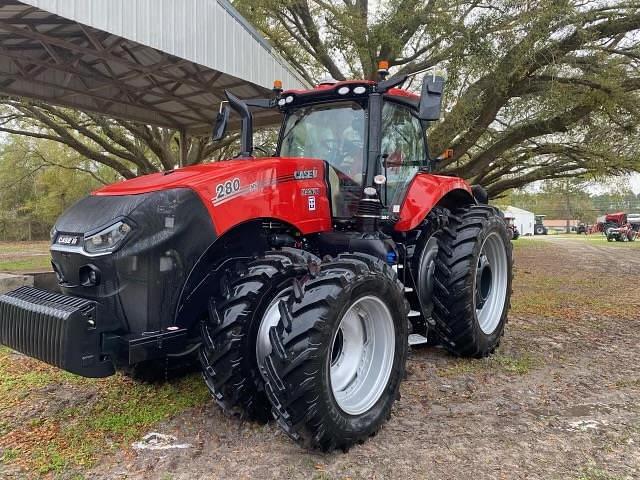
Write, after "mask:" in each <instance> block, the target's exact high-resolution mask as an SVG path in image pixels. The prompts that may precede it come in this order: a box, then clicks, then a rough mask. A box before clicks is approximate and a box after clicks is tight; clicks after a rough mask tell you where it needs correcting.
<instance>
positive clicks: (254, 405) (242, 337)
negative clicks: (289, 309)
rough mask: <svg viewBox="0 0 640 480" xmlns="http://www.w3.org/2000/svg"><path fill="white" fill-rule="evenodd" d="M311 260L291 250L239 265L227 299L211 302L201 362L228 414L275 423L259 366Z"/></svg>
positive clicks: (224, 295) (228, 285)
mask: <svg viewBox="0 0 640 480" xmlns="http://www.w3.org/2000/svg"><path fill="white" fill-rule="evenodd" d="M306 255H307V254H306V253H305V252H303V251H300V250H296V249H292V248H286V249H282V250H278V251H271V252H267V253H265V254H264V255H263V256H260V257H257V258H254V259H253V260H251V261H250V262H249V263H248V264H244V263H239V264H238V266H237V268H236V269H235V270H232V271H229V272H228V273H227V276H225V281H224V282H222V283H224V286H223V287H221V290H222V295H220V296H219V297H213V298H212V299H211V302H210V308H209V317H208V318H206V319H205V320H204V321H203V322H202V348H201V349H200V363H201V364H202V375H203V376H204V379H205V382H206V384H207V386H208V387H209V390H210V391H211V394H212V395H213V398H214V399H215V400H216V402H217V403H218V404H219V405H220V406H221V407H222V409H223V410H224V411H225V412H227V413H230V414H238V415H240V416H243V417H244V418H248V419H250V420H256V421H258V422H263V423H264V422H266V421H268V420H269V419H270V418H271V404H270V403H269V400H268V399H267V397H266V395H265V394H264V389H263V379H262V376H261V375H260V372H259V369H258V367H259V363H260V362H261V361H262V359H263V358H264V356H265V355H266V353H268V352H269V346H270V345H269V337H268V332H269V328H270V327H271V326H272V325H275V321H277V319H278V317H277V316H276V313H277V301H278V299H279V298H281V297H282V296H283V295H285V292H287V289H288V288H289V287H290V286H291V284H292V282H293V280H294V279H295V278H297V277H300V276H302V275H303V274H304V273H305V272H306V262H307V258H308V257H307V256H306ZM314 258H315V257H314Z"/></svg>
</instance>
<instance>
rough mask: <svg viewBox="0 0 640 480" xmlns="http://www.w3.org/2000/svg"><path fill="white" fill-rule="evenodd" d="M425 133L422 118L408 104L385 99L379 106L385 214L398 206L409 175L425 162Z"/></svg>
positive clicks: (402, 198) (403, 195)
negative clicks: (380, 113) (380, 108)
mask: <svg viewBox="0 0 640 480" xmlns="http://www.w3.org/2000/svg"><path fill="white" fill-rule="evenodd" d="M425 140H426V137H425V133H424V129H423V128H422V122H421V121H420V119H418V117H417V116H416V113H415V112H414V111H413V110H412V109H411V108H409V107H407V106H405V105H402V104H399V103H395V102H391V101H387V102H385V104H384V106H383V108H382V136H381V149H380V151H381V153H382V159H383V172H384V175H385V177H386V178H387V181H386V183H385V187H384V188H383V189H382V197H383V203H384V205H385V207H386V211H387V213H388V214H394V213H398V212H400V206H401V205H402V201H403V200H404V197H405V195H406V193H407V189H408V187H409V184H410V183H411V180H413V177H414V176H415V175H416V174H417V173H418V171H419V169H420V168H421V167H424V166H426V163H427V148H426V141H425Z"/></svg>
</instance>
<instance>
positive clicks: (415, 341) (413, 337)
mask: <svg viewBox="0 0 640 480" xmlns="http://www.w3.org/2000/svg"><path fill="white" fill-rule="evenodd" d="M428 341H429V340H427V337H423V336H422V335H420V334H418V333H412V334H410V335H409V346H410V347H413V346H414V345H424V344H425V343H427V342H428Z"/></svg>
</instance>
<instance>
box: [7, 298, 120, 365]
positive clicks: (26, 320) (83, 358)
mask: <svg viewBox="0 0 640 480" xmlns="http://www.w3.org/2000/svg"><path fill="white" fill-rule="evenodd" d="M0 344H3V345H6V346H8V347H10V348H12V349H14V350H17V351H19V352H21V353H23V354H25V355H28V356H30V357H34V358H37V359H39V360H42V361H44V362H47V363H49V364H51V365H55V366H56V367H59V368H62V369H65V370H68V371H70V372H73V373H78V374H80V375H85V376H90V377H93V376H98V377H102V376H106V375H110V374H111V373H113V372H112V371H113V365H112V364H111V362H108V361H104V359H102V358H101V355H100V335H99V334H98V332H97V330H96V303H95V302H93V301H91V300H85V299H83V298H78V297H72V296H68V295H61V294H59V293H53V292H48V291H45V290H40V289H37V288H31V287H21V288H18V289H17V290H14V291H12V292H9V293H6V294H4V295H0ZM110 371H111V373H109V372H110Z"/></svg>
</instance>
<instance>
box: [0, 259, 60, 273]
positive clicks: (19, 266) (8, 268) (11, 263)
mask: <svg viewBox="0 0 640 480" xmlns="http://www.w3.org/2000/svg"><path fill="white" fill-rule="evenodd" d="M31 270H51V259H50V258H49V256H48V255H39V256H37V257H23V258H20V259H9V260H5V259H3V258H0V272H27V271H31Z"/></svg>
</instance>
